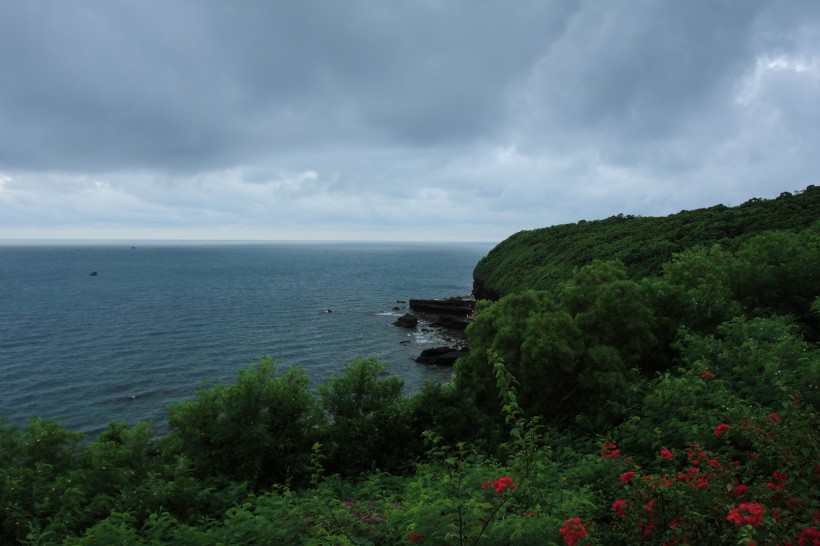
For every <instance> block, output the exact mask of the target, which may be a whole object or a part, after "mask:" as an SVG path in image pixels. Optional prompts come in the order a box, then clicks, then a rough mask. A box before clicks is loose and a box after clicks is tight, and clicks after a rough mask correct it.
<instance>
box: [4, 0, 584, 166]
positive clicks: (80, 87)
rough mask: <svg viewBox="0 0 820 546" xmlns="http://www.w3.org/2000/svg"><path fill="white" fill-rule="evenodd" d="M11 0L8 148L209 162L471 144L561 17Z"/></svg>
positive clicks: (100, 162)
mask: <svg viewBox="0 0 820 546" xmlns="http://www.w3.org/2000/svg"><path fill="white" fill-rule="evenodd" d="M145 6H146V4H144V3H129V2H109V1H105V2H103V1H99V2H79V3H73V2H71V3H69V2H38V1H34V2H19V1H18V2H11V3H10V4H5V7H4V8H0V9H2V11H3V12H4V13H3V17H2V21H3V23H1V24H2V28H0V36H2V38H0V47H2V50H3V51H4V52H5V53H3V54H2V56H0V63H2V64H0V70H2V72H3V74H6V75H8V81H9V83H10V85H4V86H3V88H2V90H0V108H2V115H3V118H4V119H6V120H7V124H8V126H10V127H12V128H14V131H13V132H11V131H9V132H4V134H5V137H2V141H0V142H1V143H2V146H0V150H2V154H3V155H2V156H0V160H2V162H3V163H4V164H6V165H12V166H14V167H16V168H29V167H44V166H47V167H52V168H68V169H80V170H85V169H95V168H100V169H111V168H117V167H164V168H172V169H173V168H182V169H186V168H187V169H199V168H208V167H214V166H224V165H225V164H231V163H232V162H237V161H242V160H243V159H246V158H247V157H249V156H250V157H252V156H253V155H254V154H257V153H260V152H262V151H263V150H265V149H268V148H270V147H275V148H276V149H283V148H284V149H287V148H298V147H303V146H321V145H324V144H327V143H336V142H338V141H339V140H342V141H343V142H345V143H357V142H365V143H366V142H370V141H373V140H375V139H380V140H382V141H387V142H390V141H396V142H399V143H410V144H418V145H425V146H426V145H435V144H439V143H442V142H444V143H447V142H453V141H455V142H461V141H465V140H466V141H470V140H473V139H476V138H482V137H483V135H484V134H485V133H487V132H489V133H490V134H492V133H493V132H494V131H496V130H497V129H498V127H499V126H500V125H501V124H502V123H503V117H504V115H505V111H506V105H505V103H504V99H505V97H506V94H507V87H508V86H509V85H510V84H511V82H514V81H515V80H516V78H519V77H521V76H522V75H523V74H524V73H525V72H526V70H527V69H528V67H529V65H530V64H531V63H532V61H533V60H534V58H535V57H536V56H537V55H538V54H539V53H540V50H539V48H538V47H533V41H535V42H536V43H537V42H538V41H540V40H543V39H546V38H548V37H549V36H550V34H553V33H555V31H556V30H557V29H560V27H561V25H563V24H565V23H566V20H567V17H568V15H569V14H570V13H571V11H572V10H571V9H570V8H571V7H572V6H571V5H570V4H565V5H562V4H556V5H554V6H552V7H551V8H550V9H549V10H547V9H544V8H540V9H539V8H533V7H519V8H516V7H514V6H513V7H510V6H507V5H504V4H502V3H481V2H480V3H476V4H475V5H472V6H470V9H467V10H465V9H463V7H462V9H456V8H455V4H452V5H450V4H448V5H447V6H452V7H446V6H445V5H443V4H442V5H436V4H432V3H431V4H427V5H425V4H405V5H404V6H403V7H399V6H398V5H393V4H386V3H383V2H329V1H328V2H291V3H267V2H237V3H223V2H163V3H157V4H154V5H153V7H154V8H155V9H148V8H146V7H145Z"/></svg>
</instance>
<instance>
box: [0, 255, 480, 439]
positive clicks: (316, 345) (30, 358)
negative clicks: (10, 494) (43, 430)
mask: <svg viewBox="0 0 820 546" xmlns="http://www.w3.org/2000/svg"><path fill="white" fill-rule="evenodd" d="M492 246H493V243H381V242H378V243H375V242H345V243H341V242H308V243H306V242H276V243H273V242H265V243H237V242H230V243H225V242H144V241H141V242H97V243H92V242H74V243H65V242H63V243H60V244H55V243H42V244H30V243H26V244H22V243H17V244H11V243H9V242H6V243H0V417H2V416H5V417H6V418H7V420H8V422H9V423H10V424H12V425H16V426H21V425H25V423H26V422H27V420H28V419H30V418H34V417H42V418H56V419H57V421H58V422H59V423H60V424H61V425H63V426H64V427H66V428H68V429H69V430H73V431H77V432H81V433H85V434H87V435H89V436H93V435H95V434H96V433H98V432H99V431H101V430H103V429H104V428H105V427H106V426H107V425H108V423H109V422H111V421H121V420H123V421H127V422H129V423H134V422H136V421H145V420H147V421H152V422H153V423H154V426H156V427H158V428H160V429H161V428H162V427H163V423H164V420H165V418H166V409H165V408H166V405H168V404H170V403H173V402H178V401H181V400H184V399H190V398H193V397H195V395H196V392H197V391H198V390H200V389H202V388H206V387H207V386H208V385H215V384H221V383H231V382H233V381H235V379H236V375H237V372H238V371H239V370H240V369H242V368H244V367H246V366H248V365H250V364H252V363H254V362H256V361H257V360H258V359H259V358H261V357H268V356H270V357H273V358H274V359H275V360H276V361H277V362H278V365H279V367H280V368H281V369H285V368H287V367H288V366H299V367H301V368H302V369H304V370H305V372H306V373H307V374H308V376H309V377H310V378H311V381H312V383H313V385H314V386H315V385H318V384H319V383H320V382H321V381H323V380H325V379H327V378H329V377H331V376H332V375H333V374H334V373H335V372H338V371H340V370H341V369H342V368H343V366H344V364H345V363H346V362H349V361H352V360H354V359H356V358H367V357H375V358H377V359H378V360H380V361H381V362H383V363H384V364H385V368H386V371H387V372H388V373H390V374H395V375H397V376H399V377H400V378H402V379H403V380H404V382H405V392H406V393H408V394H409V393H413V392H416V391H418V389H419V388H420V387H421V386H422V385H423V383H424V382H425V381H427V380H432V381H439V382H443V381H447V380H449V378H450V376H451V373H452V370H451V369H450V368H446V367H435V366H430V365H426V364H418V363H416V362H415V361H414V359H415V358H416V357H417V356H418V355H419V354H420V352H421V351H422V350H423V349H425V348H429V347H432V346H436V345H440V344H442V340H441V339H440V338H439V337H438V336H437V334H436V331H435V329H432V328H429V327H428V325H426V324H424V323H422V324H420V325H419V327H418V328H416V329H415V330H408V329H405V328H400V327H397V326H393V325H392V323H393V321H395V320H396V318H397V317H398V316H400V315H402V314H404V313H406V312H408V311H409V309H408V307H407V303H406V302H407V301H408V300H409V299H410V298H444V297H450V296H458V295H465V294H469V293H470V291H471V289H472V271H473V268H474V267H475V264H476V263H477V262H478V260H479V259H480V258H481V257H483V256H484V255H486V254H487V252H488V251H489V250H490V249H491V248H492Z"/></svg>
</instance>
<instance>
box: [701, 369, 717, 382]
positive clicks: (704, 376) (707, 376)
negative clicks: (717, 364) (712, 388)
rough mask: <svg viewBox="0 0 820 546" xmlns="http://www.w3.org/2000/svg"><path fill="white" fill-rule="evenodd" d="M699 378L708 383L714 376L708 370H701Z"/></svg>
mask: <svg viewBox="0 0 820 546" xmlns="http://www.w3.org/2000/svg"><path fill="white" fill-rule="evenodd" d="M700 378H701V379H705V380H706V381H709V380H710V379H714V378H715V374H713V373H712V372H710V371H709V370H703V373H702V374H700Z"/></svg>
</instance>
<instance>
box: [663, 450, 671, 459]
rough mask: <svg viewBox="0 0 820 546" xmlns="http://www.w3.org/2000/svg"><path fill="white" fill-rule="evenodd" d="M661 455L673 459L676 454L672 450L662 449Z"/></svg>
mask: <svg viewBox="0 0 820 546" xmlns="http://www.w3.org/2000/svg"><path fill="white" fill-rule="evenodd" d="M661 457H663V458H664V459H671V458H672V457H674V456H673V455H672V452H671V451H669V450H668V449H662V450H661Z"/></svg>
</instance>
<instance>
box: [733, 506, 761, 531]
mask: <svg viewBox="0 0 820 546" xmlns="http://www.w3.org/2000/svg"><path fill="white" fill-rule="evenodd" d="M765 511H766V509H765V508H764V507H763V506H761V505H760V504H757V503H756V502H745V503H742V504H741V505H740V506H738V507H737V508H732V509H731V510H729V515H728V516H726V519H727V520H729V521H733V522H734V523H735V525H737V526H738V527H740V526H741V525H751V526H752V527H757V526H758V525H760V524H761V523H763V513H764V512H765Z"/></svg>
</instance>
